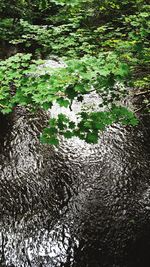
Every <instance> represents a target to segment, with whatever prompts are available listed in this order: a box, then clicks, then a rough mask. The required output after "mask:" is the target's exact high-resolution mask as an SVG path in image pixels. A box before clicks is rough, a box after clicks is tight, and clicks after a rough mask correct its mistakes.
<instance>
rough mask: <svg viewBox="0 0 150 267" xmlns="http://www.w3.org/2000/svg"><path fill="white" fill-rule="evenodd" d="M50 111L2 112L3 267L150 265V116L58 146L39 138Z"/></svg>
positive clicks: (0, 251) (0, 235) (75, 109)
mask: <svg viewBox="0 0 150 267" xmlns="http://www.w3.org/2000/svg"><path fill="white" fill-rule="evenodd" d="M51 64H52V62H51ZM56 65H57V64H56ZM55 67H57V66H55ZM58 67H59V64H58ZM94 97H95V108H97V107H96V103H97V101H98V99H97V96H96V95H95V96H94ZM91 99H93V97H92V98H90V97H89V98H87V99H85V103H88V104H89V105H91V104H90V101H91ZM78 109H79V107H78V104H76V103H75V104H74V106H73V111H69V110H65V109H63V108H60V109H59V112H62V111H63V112H66V113H67V114H68V115H69V116H70V117H71V118H73V119H74V118H75V113H76V112H78ZM57 112H58V107H57V106H55V107H54V109H52V111H51V116H55V115H56V114H57ZM48 117H49V114H45V113H44V112H42V111H39V112H38V113H37V114H32V113H29V112H28V111H27V110H26V109H25V108H22V107H17V108H16V109H15V110H14V111H13V113H12V114H11V115H9V116H7V117H6V116H3V115H0V267H133V266H135V267H148V266H150V253H149V251H150V134H149V131H150V124H149V115H148V114H147V115H146V114H145V115H141V116H140V123H139V125H138V126H137V127H129V126H128V127H127V126H126V127H125V126H120V125H119V124H115V125H113V126H111V127H109V128H108V129H106V130H105V131H104V132H103V133H102V134H101V136H100V140H99V143H98V144H97V145H89V144H86V143H85V142H84V141H81V140H79V139H78V138H72V139H71V140H63V139H62V140H61V143H60V146H59V147H58V148H53V147H51V146H50V145H42V144H40V142H39V136H40V133H41V131H42V128H43V127H44V126H45V125H46V122H47V120H48Z"/></svg>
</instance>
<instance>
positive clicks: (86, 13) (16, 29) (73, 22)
mask: <svg viewBox="0 0 150 267" xmlns="http://www.w3.org/2000/svg"><path fill="white" fill-rule="evenodd" d="M8 5H10V9H8ZM149 9H150V7H149V5H148V1H146V0H134V1H133V0H131V1H129V0H125V1H119V0H102V1H98V0H88V1H84V0H76V1H75V0H72V1H71V0H65V1H64V0H40V1H36V0H34V1H25V0H18V1H14V2H13V3H11V2H10V1H8V3H7V4H6V3H5V1H2V2H1V3H0V13H1V14H2V13H3V18H2V20H1V22H0V33H1V37H0V38H1V43H2V44H3V46H4V47H5V46H6V45H7V44H9V45H11V44H12V45H13V46H15V47H16V49H19V51H21V53H19V54H16V55H15V56H13V57H9V58H8V59H5V60H1V62H0V110H1V112H3V113H4V114H6V113H9V112H11V110H13V108H14V107H15V106H17V105H23V106H27V107H28V108H30V109H34V110H36V109H39V108H42V109H45V110H47V109H49V108H51V107H52V106H53V104H54V103H55V102H57V103H58V104H59V105H60V106H61V107H66V108H67V107H70V108H71V106H72V102H73V101H74V100H76V101H81V102H82V100H83V98H84V95H86V94H90V93H91V92H92V91H95V92H96V93H97V94H98V95H99V96H100V99H101V101H100V103H99V108H100V110H103V111H93V112H92V111H84V112H81V113H80V114H79V121H78V123H76V124H75V123H74V122H73V121H70V120H69V118H67V117H66V116H65V115H64V114H60V115H59V116H58V118H55V119H51V121H50V125H49V127H47V128H46V129H45V130H44V132H43V136H42V137H41V141H42V142H43V143H45V142H49V143H51V144H53V145H57V144H58V139H59V138H58V136H59V135H63V136H64V137H65V138H71V137H72V136H78V137H79V138H81V139H84V140H85V141H86V142H88V143H96V142H97V141H98V136H99V132H100V131H102V130H104V129H105V127H107V126H108V125H111V124H113V123H115V122H120V123H122V124H130V125H136V124H137V119H136V118H135V116H134V115H133V113H132V112H131V111H129V110H127V109H126V108H125V107H122V106H120V105H121V101H122V99H123V98H124V97H127V95H128V93H129V91H128V90H127V89H125V88H129V87H130V88H138V90H139V89H142V90H144V89H146V90H148V88H149V63H150V48H149V33H150V27H149V26H150V23H149ZM8 10H9V12H8ZM11 10H12V12H11ZM2 48H3V47H2ZM50 54H52V55H54V56H59V57H62V59H63V61H64V62H65V64H66V67H65V68H59V69H50V68H47V67H44V68H42V69H41V68H39V67H38V66H39V65H40V64H42V63H43V62H42V61H41V60H38V59H39V58H43V59H45V58H46V57H47V56H49V55H50ZM144 101H145V104H146V107H149V93H148V94H147V97H146V99H144Z"/></svg>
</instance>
